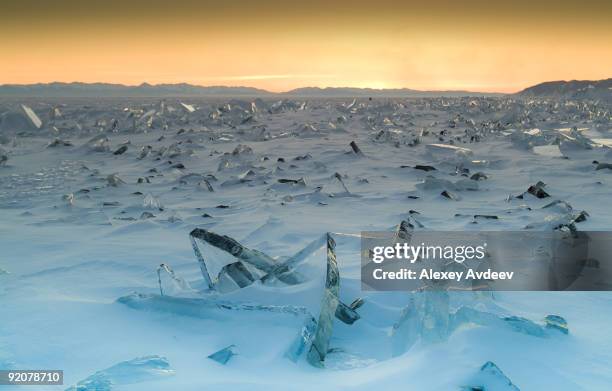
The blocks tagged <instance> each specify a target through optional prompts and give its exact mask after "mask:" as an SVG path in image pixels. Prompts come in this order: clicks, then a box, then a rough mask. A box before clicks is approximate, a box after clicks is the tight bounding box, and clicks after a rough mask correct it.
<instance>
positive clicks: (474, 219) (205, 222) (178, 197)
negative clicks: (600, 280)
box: [0, 98, 612, 391]
mask: <svg viewBox="0 0 612 391" xmlns="http://www.w3.org/2000/svg"><path fill="white" fill-rule="evenodd" d="M189 99H190V100H189V102H190V103H189V104H186V103H183V102H182V101H180V100H172V99H166V100H164V101H159V100H153V99H145V98H142V99H125V98H112V99H111V98H105V99H100V100H95V99H80V100H79V99H68V100H66V101H58V99H51V98H49V99H48V100H32V99H29V100H25V101H23V102H22V101H12V100H5V101H3V102H2V105H1V111H0V118H1V119H2V122H1V123H0V129H1V131H0V141H2V140H3V141H2V147H1V148H0V248H1V249H2V251H0V306H1V308H2V319H1V321H0V368H21V369H28V368H29V369H32V368H53V369H63V370H64V381H65V388H66V387H71V386H72V385H75V387H77V388H76V389H79V388H78V387H79V386H82V389H85V390H89V389H96V388H92V387H95V386H97V385H100V387H110V389H112V390H136V391H138V390H170V389H176V390H201V389H206V390H247V389H248V390H254V389H255V390H258V389H259V390H293V389H296V390H302V389H313V388H314V389H320V390H337V389H351V390H352V389H355V390H359V389H362V390H366V389H368V390H371V389H385V390H412V389H415V390H460V389H462V387H472V389H478V388H477V387H481V388H482V387H486V388H485V389H486V390H493V391H496V390H515V389H520V390H538V389H555V390H572V391H573V390H588V391H591V390H608V389H610V385H611V384H612V373H611V372H610V371H609V367H610V366H611V365H612V337H611V336H610V333H609V331H608V329H609V325H610V324H612V294H610V293H607V292H539V293H538V292H496V293H493V294H491V293H488V294H485V293H482V292H481V293H467V292H449V293H438V294H431V292H367V294H366V292H363V291H362V290H361V282H360V262H359V260H360V258H359V251H360V242H359V233H360V232H362V231H375V230H380V231H397V232H398V235H400V234H401V235H409V234H410V232H411V230H420V229H426V230H446V231H459V230H488V231H504V230H524V229H525V230H529V229H531V230H553V229H562V230H602V231H609V230H610V228H611V227H610V224H611V222H612V209H611V208H610V207H609V204H610V194H612V187H611V185H612V169H610V167H612V152H611V149H610V145H611V144H610V140H611V139H612V137H611V133H610V130H611V129H610V119H611V115H612V114H611V113H612V111H611V107H610V106H609V105H608V104H607V103H606V102H600V101H594V102H592V101H572V100H546V99H532V100H518V99H514V98H423V99H416V98H415V99H383V98H375V99H372V100H368V99H346V100H343V99H340V98H337V99H336V98H335V99H309V100H295V99H284V100H281V101H270V100H262V99H257V100H254V101H251V100H235V99H234V100H224V99H221V98H210V99H197V98H193V99H192V98H189ZM22 104H23V105H25V106H24V107H23V108H22V106H21V105H22ZM25 107H27V108H29V109H30V110H29V111H27V110H26V109H25ZM60 108H61V110H60ZM196 108H197V109H196ZM24 110H25V111H24ZM28 112H30V114H34V116H31V115H30V114H27V113H28ZM36 113H37V114H36ZM35 118H38V121H36V120H35ZM37 123H38V126H37V125H36V124H37ZM190 233H191V236H190ZM327 233H330V234H329V235H328V234H327ZM190 238H191V239H190ZM322 238H323V239H322ZM330 238H332V239H333V242H329V239H330ZM192 240H193V243H195V244H193V243H192V242H191V241H192ZM211 243H213V244H211ZM331 243H333V245H332V244H331ZM192 245H193V247H192ZM196 249H197V250H196ZM330 249H332V250H333V251H332V250H330ZM194 250H196V251H194ZM198 252H199V255H198ZM104 368H107V369H104ZM166 375H170V376H166ZM88 385H89V386H91V387H90V388H86V387H87V386H88ZM5 387H6V386H5ZM496 387H497V388H496ZM56 388H57V387H53V386H48V387H40V388H38V389H41V390H47V389H48V390H53V389H56ZM7 389H9V388H7ZM468 389H469V388H468Z"/></svg>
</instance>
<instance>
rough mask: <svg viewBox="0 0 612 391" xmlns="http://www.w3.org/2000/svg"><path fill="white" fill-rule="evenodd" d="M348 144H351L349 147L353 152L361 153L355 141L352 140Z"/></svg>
mask: <svg viewBox="0 0 612 391" xmlns="http://www.w3.org/2000/svg"><path fill="white" fill-rule="evenodd" d="M349 145H350V146H351V149H352V150H353V153H355V154H356V155H363V152H361V149H359V146H358V145H357V143H356V142H355V141H354V140H353V141H351V143H350V144H349Z"/></svg>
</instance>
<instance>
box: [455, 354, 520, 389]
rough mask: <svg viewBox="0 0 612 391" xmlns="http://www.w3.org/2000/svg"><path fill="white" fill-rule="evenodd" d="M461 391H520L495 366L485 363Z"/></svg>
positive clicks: (491, 363) (489, 362)
mask: <svg viewBox="0 0 612 391" xmlns="http://www.w3.org/2000/svg"><path fill="white" fill-rule="evenodd" d="M467 383H468V384H469V385H468V386H462V387H461V390H462V391H520V389H519V388H518V387H517V386H516V385H514V383H512V381H511V380H510V379H509V378H508V376H506V374H504V372H502V370H501V369H499V367H498V366H497V365H495V364H494V363H493V362H491V361H487V362H486V363H485V364H484V365H483V366H482V367H480V370H479V371H478V373H476V374H475V375H474V376H472V378H470V379H469V380H468V381H467Z"/></svg>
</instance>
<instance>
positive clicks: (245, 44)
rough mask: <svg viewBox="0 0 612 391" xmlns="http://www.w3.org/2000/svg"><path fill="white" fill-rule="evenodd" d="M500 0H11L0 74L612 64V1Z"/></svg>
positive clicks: (468, 77)
mask: <svg viewBox="0 0 612 391" xmlns="http://www.w3.org/2000/svg"><path fill="white" fill-rule="evenodd" d="M302 3H305V4H302ZM423 3H426V4H425V5H423ZM499 3H500V4H498V5H495V4H493V2H492V1H464V2H459V1H435V0H433V1H427V2H422V1H419V2H411V1H390V0H378V1H367V2H366V1H361V0H353V1H330V0H328V1H319V0H314V1H307V2H297V1H296V2H293V1H259V2H257V1H242V0H234V1H231V2H230V1H225V2H224V1H222V0H217V1H214V2H212V1H172V2H171V1H158V0H149V1H141V0H137V1H128V0H124V1H115V0H107V1H104V2H93V1H89V2H83V1H68V0H56V1H49V2H42V1H36V0H26V1H14V2H12V1H3V2H2V3H1V4H0V49H1V60H0V84H8V83H36V82H51V81H65V82H70V81H83V82H110V83H123V84H140V83H142V82H148V83H151V84H157V83H179V82H187V83H192V84H199V85H243V86H253V87H259V88H264V89H269V90H272V91H285V90H289V89H292V88H296V87H303V86H320V87H326V86H354V87H373V88H401V87H407V88H415V89H437V90H439V89H469V90H478V91H499V92H514V91H517V90H519V89H521V88H524V87H526V86H529V85H533V84H536V83H539V82H542V81H547V80H561V79H565V80H568V79H602V78H608V77H611V76H612V45H611V44H610V42H612V27H610V21H611V20H612V2H610V1H592V0H585V1H580V2H578V1H573V2H567V1H565V2H563V1H555V2H552V1H523V0H519V1H514V2H510V1H505V2H503V4H501V3H502V2H499Z"/></svg>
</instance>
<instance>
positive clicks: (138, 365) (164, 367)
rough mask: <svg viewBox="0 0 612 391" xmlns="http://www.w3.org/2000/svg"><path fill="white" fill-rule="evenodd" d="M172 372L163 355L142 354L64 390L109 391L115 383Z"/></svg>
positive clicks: (131, 382)
mask: <svg viewBox="0 0 612 391" xmlns="http://www.w3.org/2000/svg"><path fill="white" fill-rule="evenodd" d="M174 373H175V371H174V369H172V368H171V367H170V364H169V363H168V360H167V359H166V358H165V357H160V356H144V357H138V358H135V359H133V360H129V361H123V362H120V363H119V364H116V365H113V366H112V367H110V368H106V369H103V370H101V371H98V372H96V373H94V374H93V375H91V376H89V377H87V378H85V379H83V380H81V381H79V382H78V383H77V384H76V385H74V386H72V387H69V388H67V389H66V391H110V390H112V389H113V386H115V385H125V384H134V383H140V382H145V381H152V380H157V379H158V378H160V377H166V376H172V375H174Z"/></svg>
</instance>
